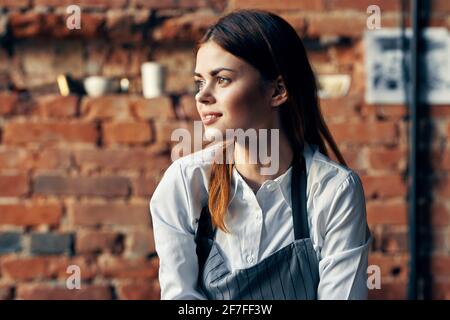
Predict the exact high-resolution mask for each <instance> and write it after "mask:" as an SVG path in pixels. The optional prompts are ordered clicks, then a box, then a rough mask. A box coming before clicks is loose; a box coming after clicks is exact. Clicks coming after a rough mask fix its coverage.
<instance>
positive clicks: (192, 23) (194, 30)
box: [151, 13, 219, 42]
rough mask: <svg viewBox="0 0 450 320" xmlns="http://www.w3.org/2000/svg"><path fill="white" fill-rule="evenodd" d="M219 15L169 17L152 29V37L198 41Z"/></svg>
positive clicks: (202, 14)
mask: <svg viewBox="0 0 450 320" xmlns="http://www.w3.org/2000/svg"><path fill="white" fill-rule="evenodd" d="M218 18H219V17H218V16H216V15H214V14H210V13H193V14H184V15H182V16H181V17H175V18H169V19H167V20H165V21H164V22H163V23H162V24H161V25H160V26H158V27H156V28H155V29H153V30H152V34H151V36H152V38H153V39H155V40H156V41H159V42H168V41H196V40H199V39H200V38H201V37H202V36H203V34H204V33H205V32H206V30H207V29H208V28H209V27H210V26H211V25H213V24H214V23H215V22H216V21H217V20H218Z"/></svg>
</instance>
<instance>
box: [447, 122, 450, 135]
mask: <svg viewBox="0 0 450 320" xmlns="http://www.w3.org/2000/svg"><path fill="white" fill-rule="evenodd" d="M449 136H450V123H449V125H448V126H447V137H449Z"/></svg>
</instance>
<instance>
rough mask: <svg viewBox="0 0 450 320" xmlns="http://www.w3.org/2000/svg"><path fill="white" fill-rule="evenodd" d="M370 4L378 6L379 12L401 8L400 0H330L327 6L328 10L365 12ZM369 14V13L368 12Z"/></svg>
mask: <svg viewBox="0 0 450 320" xmlns="http://www.w3.org/2000/svg"><path fill="white" fill-rule="evenodd" d="M371 5H377V6H379V7H380V10H381V12H385V11H399V10H400V9H401V7H402V6H401V0H362V1H361V0H359V1H355V0H330V1H329V2H328V6H329V9H330V10H346V9H351V10H357V11H363V12H366V10H367V8H368V7H369V6H371ZM406 9H407V10H409V8H408V7H407V8H406ZM368 16H369V14H368Z"/></svg>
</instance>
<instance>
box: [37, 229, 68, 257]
mask: <svg viewBox="0 0 450 320" xmlns="http://www.w3.org/2000/svg"><path fill="white" fill-rule="evenodd" d="M72 244H73V235H72V234H56V233H34V234H31V246H30V251H31V253H32V254H35V255H50V254H71V251H72Z"/></svg>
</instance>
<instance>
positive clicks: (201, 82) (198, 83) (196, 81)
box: [194, 80, 203, 91]
mask: <svg viewBox="0 0 450 320" xmlns="http://www.w3.org/2000/svg"><path fill="white" fill-rule="evenodd" d="M194 83H195V87H196V88H197V91H199V90H200V89H201V88H202V87H203V81H202V80H195V81H194Z"/></svg>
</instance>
